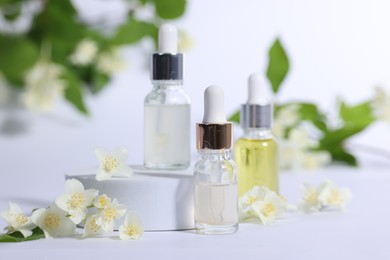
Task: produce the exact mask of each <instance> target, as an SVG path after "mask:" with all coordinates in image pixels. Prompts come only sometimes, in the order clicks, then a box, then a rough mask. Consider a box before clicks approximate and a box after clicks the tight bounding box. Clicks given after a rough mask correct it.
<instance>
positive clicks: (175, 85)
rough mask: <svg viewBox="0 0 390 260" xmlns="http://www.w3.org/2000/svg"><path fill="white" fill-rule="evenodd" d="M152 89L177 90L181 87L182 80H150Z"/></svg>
mask: <svg viewBox="0 0 390 260" xmlns="http://www.w3.org/2000/svg"><path fill="white" fill-rule="evenodd" d="M152 84H153V89H154V90H179V89H182V87H183V80H152Z"/></svg>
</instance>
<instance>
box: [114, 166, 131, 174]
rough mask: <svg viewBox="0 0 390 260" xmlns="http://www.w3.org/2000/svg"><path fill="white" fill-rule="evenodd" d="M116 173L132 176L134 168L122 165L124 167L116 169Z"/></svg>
mask: <svg viewBox="0 0 390 260" xmlns="http://www.w3.org/2000/svg"><path fill="white" fill-rule="evenodd" d="M115 175H116V176H125V177H131V176H132V175H133V170H132V169H131V168H130V167H129V166H127V165H122V167H120V168H119V169H118V170H116V171H115Z"/></svg>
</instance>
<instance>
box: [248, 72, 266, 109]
mask: <svg viewBox="0 0 390 260" xmlns="http://www.w3.org/2000/svg"><path fill="white" fill-rule="evenodd" d="M246 103H247V104H253V105H266V104H269V99H268V98H267V94H266V91H265V80H264V77H263V76H262V75H261V74H259V73H253V74H251V75H250V76H249V79H248V101H247V102H246Z"/></svg>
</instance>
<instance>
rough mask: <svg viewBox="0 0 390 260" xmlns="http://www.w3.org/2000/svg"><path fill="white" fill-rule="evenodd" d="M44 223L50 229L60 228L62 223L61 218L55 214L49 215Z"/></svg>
mask: <svg viewBox="0 0 390 260" xmlns="http://www.w3.org/2000/svg"><path fill="white" fill-rule="evenodd" d="M44 223H45V226H46V227H48V228H53V229H54V228H58V227H59V225H60V223H61V218H60V216H58V215H57V214H55V213H49V214H47V216H46V218H45V222H44Z"/></svg>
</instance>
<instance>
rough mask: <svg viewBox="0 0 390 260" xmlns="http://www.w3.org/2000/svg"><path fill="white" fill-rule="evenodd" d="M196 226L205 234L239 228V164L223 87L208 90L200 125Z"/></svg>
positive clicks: (198, 133) (197, 145) (195, 178)
mask: <svg viewBox="0 0 390 260" xmlns="http://www.w3.org/2000/svg"><path fill="white" fill-rule="evenodd" d="M196 139H197V143H196V147H197V150H198V152H199V155H200V158H199V160H198V161H197V163H196V164H195V169H194V181H195V195H194V196H195V228H196V229H197V231H198V232H199V233H201V234H228V233H234V232H236V231H237V230H238V209H237V200H238V197H237V167H236V165H235V163H234V161H233V160H232V157H231V148H232V143H233V124H232V123H230V122H227V121H226V116H225V112H224V96H223V90H222V89H221V88H220V87H217V86H210V87H208V88H207V89H206V91H205V92H204V117H203V122H202V123H201V124H197V125H196Z"/></svg>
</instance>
